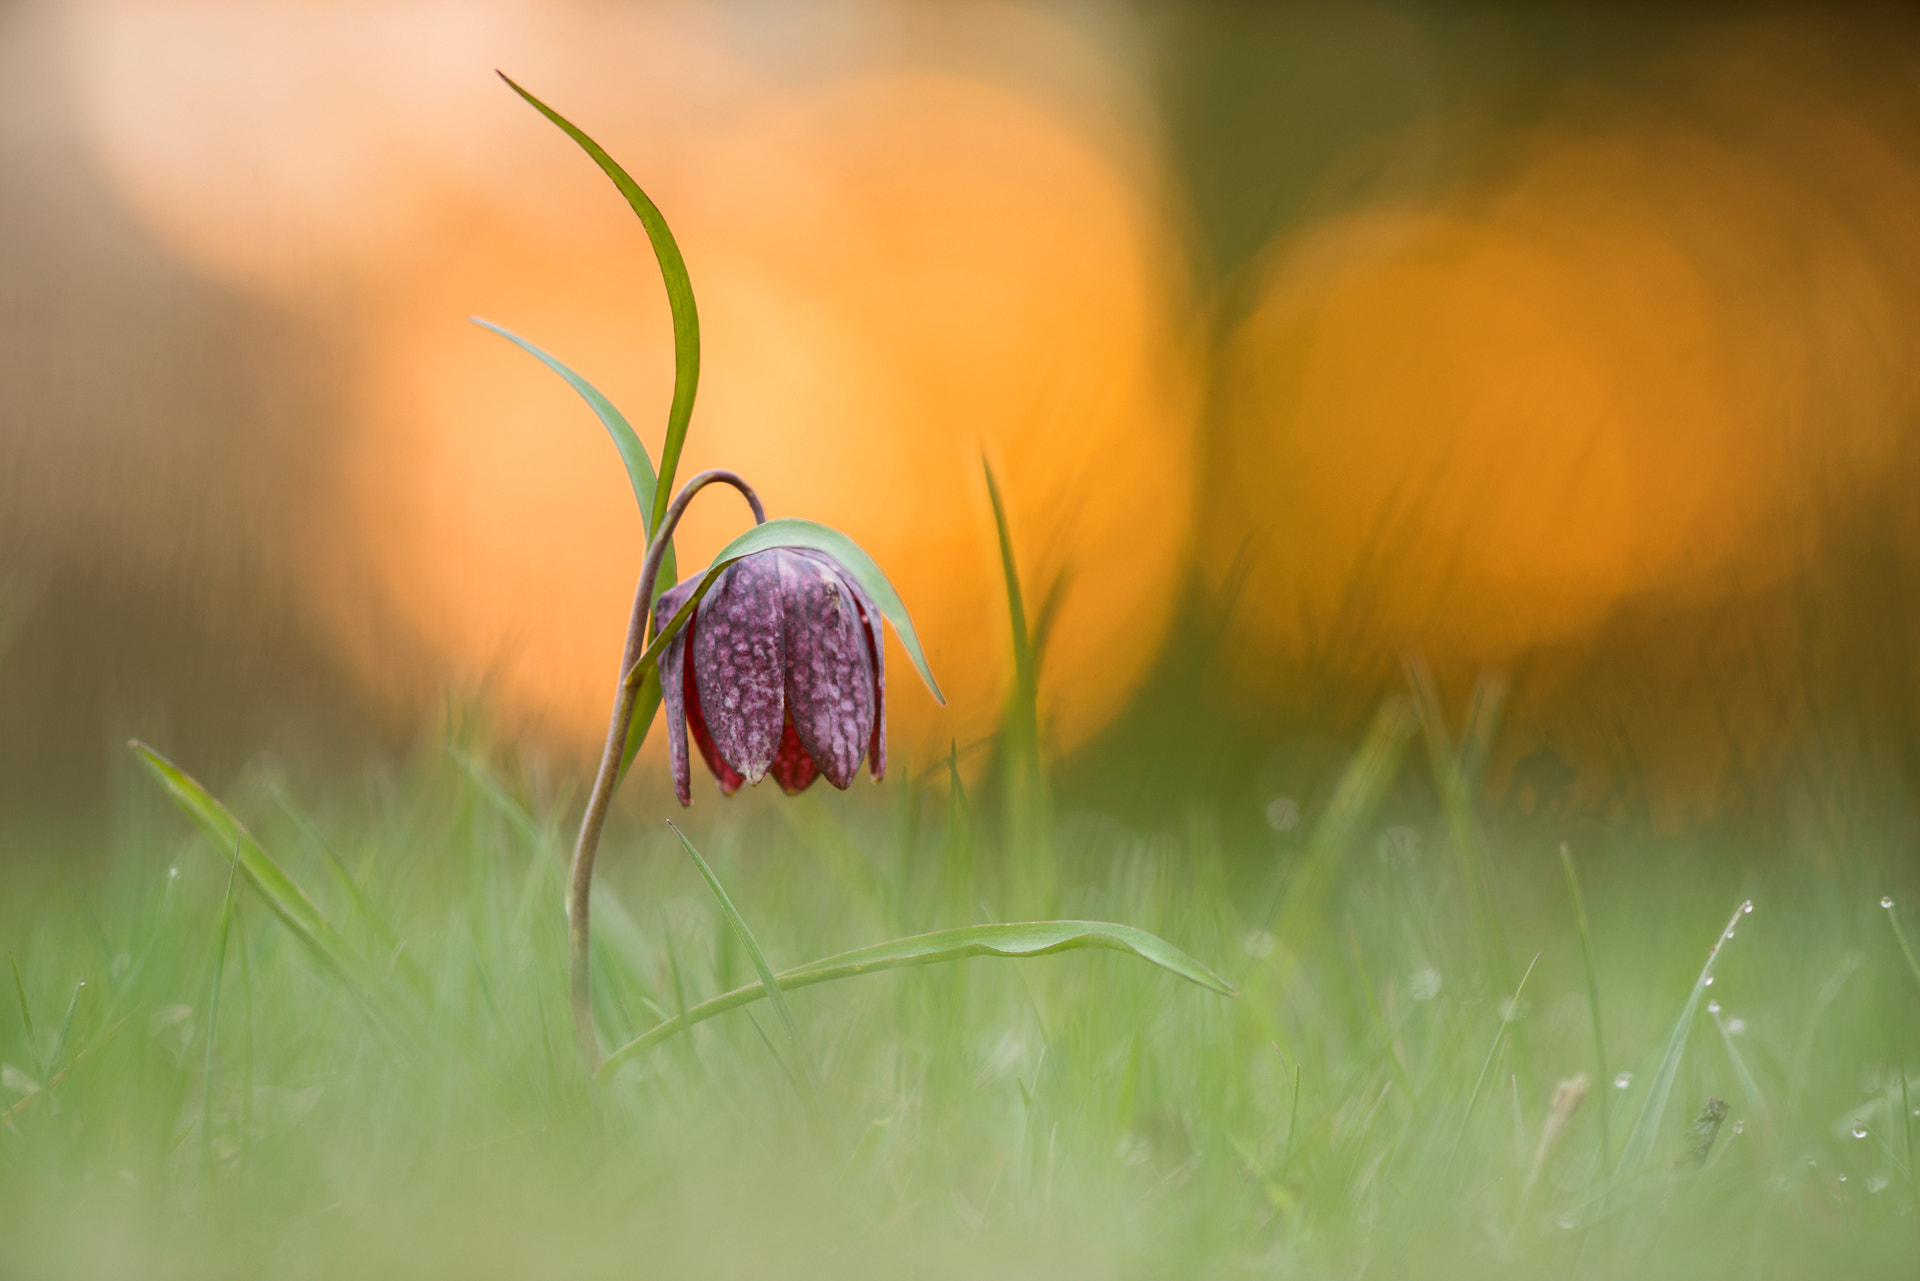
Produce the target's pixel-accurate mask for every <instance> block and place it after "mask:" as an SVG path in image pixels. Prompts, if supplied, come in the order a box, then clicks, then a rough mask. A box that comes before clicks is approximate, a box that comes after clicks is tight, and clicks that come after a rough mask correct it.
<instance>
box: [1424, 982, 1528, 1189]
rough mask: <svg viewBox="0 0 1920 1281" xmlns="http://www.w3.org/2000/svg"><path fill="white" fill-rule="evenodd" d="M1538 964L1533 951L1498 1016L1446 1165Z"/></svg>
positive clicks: (1462, 1136) (1462, 1135)
mask: <svg viewBox="0 0 1920 1281" xmlns="http://www.w3.org/2000/svg"><path fill="white" fill-rule="evenodd" d="M1538 964H1540V953H1538V952H1535V953H1534V954H1533V959H1532V960H1531V961H1528V962H1527V970H1526V973H1524V974H1522V975H1521V976H1520V982H1519V983H1518V984H1517V985H1515V987H1514V989H1513V996H1512V997H1511V998H1510V999H1509V1000H1508V1001H1507V1008H1506V1011H1505V1012H1504V1013H1503V1014H1502V1015H1501V1018H1500V1030H1499V1031H1497V1032H1495V1033H1494V1034H1493V1044H1492V1045H1489V1046H1488V1047H1487V1057H1486V1059H1485V1060H1483V1061H1482V1062H1481V1064H1480V1075H1479V1076H1476V1077H1475V1078H1474V1079H1473V1093H1471V1094H1469V1095H1468V1096H1467V1110H1466V1111H1465V1112H1462V1113H1461V1114H1460V1132H1459V1133H1458V1134H1456V1135H1454V1136H1453V1149H1452V1152H1451V1153H1450V1154H1449V1155H1448V1157H1447V1165H1448V1166H1449V1167H1451V1166H1452V1164H1453V1158H1454V1157H1455V1156H1458V1155H1459V1153H1460V1144H1461V1142H1462V1141H1463V1140H1464V1139H1465V1138H1466V1137H1467V1124H1468V1123H1469V1122H1470V1121H1472V1120H1473V1108H1474V1105H1475V1104H1476V1103H1478V1102H1479V1101H1480V1091H1481V1090H1483V1089H1485V1088H1486V1084H1487V1074H1488V1073H1489V1072H1491V1071H1493V1059H1494V1056H1495V1055H1496V1054H1498V1053H1499V1052H1500V1043H1501V1042H1502V1041H1504V1040H1505V1039H1506V1037H1507V1033H1508V1031H1509V1030H1510V1029H1511V1027H1512V1025H1513V1021H1514V1018H1515V1017H1517V1015H1518V1012H1519V1009H1520V994H1521V993H1523V992H1525V991H1526V990H1527V980H1528V979H1530V978H1532V977H1533V967H1534V966H1536V965H1538Z"/></svg>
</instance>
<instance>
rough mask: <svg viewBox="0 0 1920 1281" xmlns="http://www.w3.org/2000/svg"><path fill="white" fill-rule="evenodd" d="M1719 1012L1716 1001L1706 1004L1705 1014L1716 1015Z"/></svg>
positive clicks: (1718, 1004)
mask: <svg viewBox="0 0 1920 1281" xmlns="http://www.w3.org/2000/svg"><path fill="white" fill-rule="evenodd" d="M1719 1012H1720V1002H1718V1001H1708V1002H1707V1013H1709V1014H1718V1013H1719Z"/></svg>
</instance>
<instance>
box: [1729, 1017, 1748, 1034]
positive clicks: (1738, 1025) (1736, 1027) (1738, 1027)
mask: <svg viewBox="0 0 1920 1281" xmlns="http://www.w3.org/2000/svg"><path fill="white" fill-rule="evenodd" d="M1746 1030H1747V1021H1746V1020H1745V1019H1741V1018H1732V1019H1728V1020H1727V1035H1728V1036H1739V1035H1740V1034H1741V1033H1742V1032H1744V1031H1746Z"/></svg>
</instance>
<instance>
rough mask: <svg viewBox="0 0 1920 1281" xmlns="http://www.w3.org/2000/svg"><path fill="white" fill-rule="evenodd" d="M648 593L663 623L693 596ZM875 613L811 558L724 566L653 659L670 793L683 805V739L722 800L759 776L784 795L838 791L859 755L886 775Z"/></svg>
mask: <svg viewBox="0 0 1920 1281" xmlns="http://www.w3.org/2000/svg"><path fill="white" fill-rule="evenodd" d="M698 583H699V579H698V578H690V579H688V580H687V581H685V582H683V583H681V584H679V585H678V586H676V587H672V588H669V589H668V590H667V591H665V592H662V593H661V594H660V598H659V600H658V601H656V602H655V603H654V625H655V626H656V627H658V626H661V625H663V624H664V623H665V622H666V621H667V620H668V619H669V618H671V617H673V614H674V612H675V611H676V610H678V609H679V608H680V606H681V605H682V604H683V603H685V601H686V599H687V597H688V596H689V595H690V594H691V593H692V592H693V589H694V588H695V586H697V585H698ZM884 654H885V650H884V648H883V647H882V645H881V635H880V614H879V611H878V610H876V609H875V608H874V605H873V602H872V601H871V600H869V599H868V598H867V594H866V593H865V592H864V591H862V590H861V589H860V587H859V585H858V584H857V583H855V582H854V580H853V576H852V575H851V574H849V573H848V572H847V571H846V570H845V569H844V568H843V567H842V566H841V565H840V563H839V562H838V561H836V560H834V559H833V558H832V557H831V556H828V555H826V554H825V553H823V552H816V551H811V550H803V549H800V548H785V547H782V548H775V549H773V550H770V551H763V552H756V553H754V554H753V555H750V556H744V557H742V558H741V559H740V560H738V561H735V562H734V563H733V564H732V565H730V566H728V567H727V569H726V570H724V571H723V572H722V573H721V574H720V576H719V578H718V579H716V580H715V582H714V585H713V587H712V588H711V589H710V590H709V591H708V592H707V594H706V596H705V597H703V598H702V599H701V600H700V602H699V603H698V604H697V605H696V606H695V607H694V612H693V616H692V617H691V618H689V619H688V620H687V625H686V627H685V628H683V629H682V630H681V631H680V632H679V633H678V634H677V635H675V636H674V638H673V639H672V640H671V641H669V642H668V643H667V647H666V648H665V649H664V650H663V651H661V654H660V691H661V701H662V703H663V704H664V706H665V711H666V714H667V746H668V749H669V751H670V754H671V755H672V758H673V785H674V790H675V792H677V793H678V795H679V797H680V803H681V804H682V805H687V804H690V803H691V801H692V786H691V784H692V780H691V777H690V775H691V769H690V765H689V759H688V752H687V739H688V737H689V736H691V737H692V739H693V743H694V745H695V746H696V747H698V748H699V750H700V755H701V757H702V759H704V760H705V761H706V763H707V768H708V769H710V770H712V771H713V774H714V777H715V778H718V779H719V780H720V790H721V791H722V792H724V793H726V794H727V795H728V796H731V795H733V794H734V793H735V792H736V791H738V790H739V789H740V785H741V784H742V783H758V782H759V781H760V780H761V779H762V778H763V777H765V776H767V775H769V774H771V775H772V776H773V780H774V782H776V783H778V784H779V785H780V788H781V790H782V791H784V792H786V793H787V794H788V795H789V796H791V795H794V794H795V793H798V792H802V791H805V790H806V789H807V787H808V786H809V785H811V784H812V782H813V780H814V778H815V777H817V776H819V775H825V776H826V779H827V781H828V782H829V783H832V784H833V785H834V786H835V787H838V788H841V789H843V790H844V789H845V788H846V787H847V785H848V784H850V783H851V782H853V778H854V775H855V774H856V773H858V772H859V769H860V761H861V759H862V758H863V757H865V758H867V759H868V760H869V762H870V768H871V770H872V772H873V777H874V778H875V779H879V778H881V777H883V776H884V775H885V774H886V769H887V730H886V719H885V717H884V715H883V702H884V698H885V691H886V672H885V667H884V657H883V656H884Z"/></svg>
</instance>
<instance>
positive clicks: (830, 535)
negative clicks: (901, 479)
mask: <svg viewBox="0 0 1920 1281" xmlns="http://www.w3.org/2000/svg"><path fill="white" fill-rule="evenodd" d="M775 547H803V548H809V549H811V550H813V551H819V552H825V553H826V554H827V555H829V556H831V557H833V558H834V559H835V560H837V561H839V562H840V564H841V566H842V567H843V568H845V569H846V571H847V572H848V573H850V574H852V575H853V577H854V581H856V582H857V583H859V584H860V587H861V590H863V591H865V592H866V593H867V595H868V596H869V597H871V598H872V600H873V603H874V605H875V606H876V607H877V608H878V609H879V610H880V612H881V613H882V614H883V615H885V616H886V619H887V621H888V622H890V623H892V624H893V630H894V633H895V634H896V635H897V636H899V637H900V644H901V647H902V648H904V649H905V650H906V651H907V657H908V658H909V659H911V660H912V662H913V666H914V670H916V671H918V672H919V673H920V679H921V680H923V681H925V682H926V683H927V689H928V690H929V691H930V692H931V693H932V694H933V697H934V700H935V701H936V702H940V703H945V702H946V701H947V700H946V697H945V696H944V695H943V694H941V693H940V686H939V685H938V684H936V683H935V682H934V679H933V670H932V669H931V668H929V667H928V666H927V656H926V655H925V654H924V653H922V652H921V650H920V636H919V634H918V633H917V632H915V631H914V630H913V620H912V619H911V618H909V617H908V616H907V607H906V606H905V605H903V604H902V603H901V601H900V594H899V593H898V592H896V591H894V590H893V584H892V583H890V582H888V581H887V576H886V575H885V574H884V573H882V572H881V571H880V567H879V566H878V565H876V564H874V563H873V557H871V556H869V555H867V553H866V552H864V551H862V550H861V548H860V545H859V544H858V543H856V542H854V541H853V540H852V539H851V538H848V537H847V536H846V535H845V534H843V533H841V532H840V531H839V530H837V529H832V528H829V527H828V526H826V525H820V524H816V523H815V522H813V521H810V520H799V519H796V518H794V517H791V516H783V517H780V518H778V519H775V520H770V521H767V522H766V523H765V524H762V525H755V526H754V527H753V528H752V529H749V530H748V531H747V532H746V533H744V534H742V535H740V537H738V538H736V539H734V540H733V541H732V542H730V543H728V544H727V545H726V546H725V547H722V548H721V549H720V554H719V555H717V556H715V557H714V558H713V563H712V564H711V565H709V566H707V570H706V572H705V573H704V574H702V575H701V577H700V585H699V586H698V587H696V588H694V590H693V592H692V593H691V594H690V595H689V596H688V597H687V599H686V600H685V601H684V602H682V603H681V606H680V608H679V609H677V610H675V611H674V614H673V617H672V618H670V619H668V620H667V622H666V624H665V625H664V626H662V627H661V628H659V630H658V631H656V632H655V633H654V637H653V640H652V642H651V643H650V644H649V645H648V646H647V648H646V650H645V651H644V652H643V653H642V654H641V655H640V657H639V659H638V660H637V661H636V662H635V663H634V665H633V668H632V669H631V670H630V671H629V672H628V673H627V680H628V681H630V682H632V681H641V680H644V679H645V678H646V676H647V673H648V672H649V671H651V670H653V667H654V664H656V663H657V662H658V661H659V658H660V651H661V650H663V649H665V648H666V647H667V642H668V641H670V640H672V639H673V637H674V635H675V634H676V633H677V632H679V630H680V629H681V628H682V627H685V626H686V625H687V619H689V618H691V617H692V616H693V609H694V606H695V605H697V604H699V603H700V599H701V598H702V597H703V596H705V595H706V594H707V592H708V591H709V590H711V589H712V587H713V583H714V580H715V579H717V578H719V577H720V572H721V571H722V570H724V569H725V568H726V567H727V566H729V565H731V564H733V563H734V562H735V561H737V560H739V559H741V558H742V557H744V556H751V555H753V554H754V553H755V552H763V551H768V550H771V549H772V548H775Z"/></svg>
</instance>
